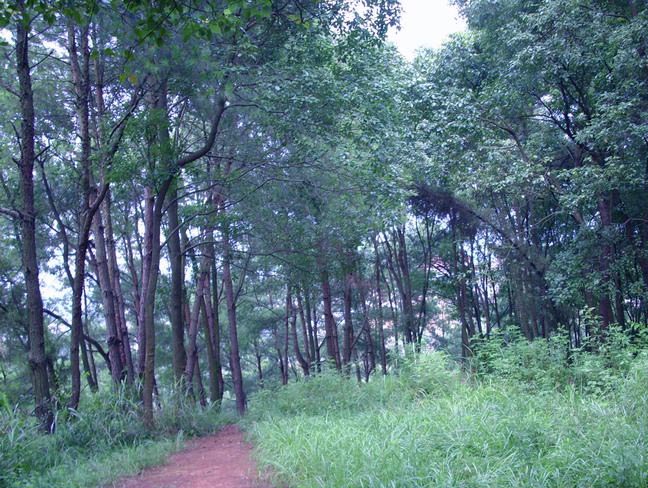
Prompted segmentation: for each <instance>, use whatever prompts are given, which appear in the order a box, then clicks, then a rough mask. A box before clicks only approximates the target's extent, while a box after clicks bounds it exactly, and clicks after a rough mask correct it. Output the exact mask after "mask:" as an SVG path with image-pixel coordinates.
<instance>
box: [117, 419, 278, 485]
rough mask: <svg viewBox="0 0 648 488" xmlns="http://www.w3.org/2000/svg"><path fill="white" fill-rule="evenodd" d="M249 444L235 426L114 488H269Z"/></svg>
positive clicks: (229, 426)
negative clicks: (259, 473)
mask: <svg viewBox="0 0 648 488" xmlns="http://www.w3.org/2000/svg"><path fill="white" fill-rule="evenodd" d="M251 454H252V445H251V444H249V443H247V442H245V440H244V439H243V433H242V432H241V430H240V429H239V428H238V427H237V426H235V425H228V426H227V427H225V428H224V429H222V430H221V431H220V432H218V433H217V434H214V435H211V436H208V437H202V438H199V439H196V440H193V441H190V442H188V443H187V447H186V448H185V449H183V450H182V451H180V452H178V453H176V454H173V455H171V456H170V457H169V459H168V461H167V463H166V464H165V465H163V466H158V467H155V468H149V469H145V470H144V471H142V472H141V473H140V474H138V475H137V476H132V477H129V478H126V479H122V480H121V481H118V482H116V483H115V484H114V485H113V486H115V487H118V488H185V487H186V488H270V487H271V485H270V484H269V483H268V482H266V481H264V480H262V479H261V478H259V475H258V469H257V467H256V464H255V463H254V461H253V460H252V456H251Z"/></svg>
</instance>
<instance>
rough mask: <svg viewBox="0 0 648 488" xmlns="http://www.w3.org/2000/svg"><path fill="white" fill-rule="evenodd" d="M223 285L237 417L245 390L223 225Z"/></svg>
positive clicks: (242, 410) (229, 256)
mask: <svg viewBox="0 0 648 488" xmlns="http://www.w3.org/2000/svg"><path fill="white" fill-rule="evenodd" d="M222 234H223V283H224V285H225V302H226V303H227V318H228V320H229V339H230V367H231V369H232V383H233V384H234V395H235V397H236V411H237V412H238V414H239V415H243V414H244V413H245V409H246V406H247V402H246V397H245V390H244V389H243V372H242V371H241V355H240V353H239V341H238V328H237V323H236V297H235V294H234V283H233V282H232V270H231V261H232V244H231V242H230V235H229V224H228V223H225V224H224V225H223V233H222Z"/></svg>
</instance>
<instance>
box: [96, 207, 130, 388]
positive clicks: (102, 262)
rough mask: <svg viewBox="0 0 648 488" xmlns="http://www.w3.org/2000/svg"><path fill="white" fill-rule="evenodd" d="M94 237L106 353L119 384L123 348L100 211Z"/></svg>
mask: <svg viewBox="0 0 648 488" xmlns="http://www.w3.org/2000/svg"><path fill="white" fill-rule="evenodd" d="M93 227H94V237H95V248H96V253H95V255H96V264H97V276H98V277H99V288H101V295H102V299H103V309H104V319H105V322H106V334H107V342H108V355H109V357H110V364H111V366H112V369H111V375H112V378H113V382H114V383H115V384H119V383H120V382H121V381H122V380H123V379H124V373H125V371H124V367H123V361H122V360H123V357H122V353H123V348H122V344H121V337H120V336H121V333H120V332H121V331H120V330H119V328H118V327H117V323H116V319H117V312H116V310H115V296H114V294H113V287H112V280H111V279H110V271H109V268H108V258H107V256H106V242H105V239H104V226H103V219H102V217H101V212H97V214H96V215H95V218H94V225H93Z"/></svg>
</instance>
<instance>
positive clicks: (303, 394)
mask: <svg viewBox="0 0 648 488" xmlns="http://www.w3.org/2000/svg"><path fill="white" fill-rule="evenodd" d="M512 345H513V346H514V347H512V348H511V349H508V350H507V349H506V348H505V347H502V346H501V345H500V346H498V349H497V350H495V349H491V350H490V351H489V354H490V358H486V357H485V356H482V357H481V358H480V357H479V354H478V357H477V363H476V364H474V365H473V371H477V372H478V373H477V374H472V375H470V376H467V375H464V374H462V373H461V372H460V371H458V370H457V369H453V367H452V362H450V361H448V360H447V358H445V357H444V356H443V355H440V354H436V353H435V354H429V355H423V356H420V357H416V356H414V357H412V358H409V359H406V360H405V361H404V366H403V367H402V368H401V370H400V371H399V372H398V374H397V375H391V376H389V377H387V378H380V377H375V378H373V380H372V381H371V382H369V383H368V384H363V385H358V384H357V383H355V382H354V381H351V380H348V379H346V378H343V377H339V376H337V375H335V374H328V375H324V376H323V377H319V378H314V379H312V380H310V381H306V382H302V383H298V384H293V385H291V386H289V387H288V388H282V389H277V390H274V391H272V392H264V393H261V394H259V395H257V396H256V397H254V398H253V400H252V408H251V411H250V413H251V415H250V418H249V419H248V421H247V422H248V424H247V428H248V430H249V431H250V432H251V434H252V436H253V438H254V441H255V443H256V444H257V446H258V450H257V456H258V458H259V460H260V463H261V464H262V466H263V467H267V468H270V472H271V473H272V474H273V476H274V477H275V480H276V481H277V483H280V484H282V485H283V484H285V485H288V486H291V487H292V488H300V487H304V488H312V487H317V486H320V487H327V488H337V487H340V488H342V487H349V488H351V487H354V488H359V487H564V488H574V487H583V488H586V487H587V488H595V487H627V488H633V487H637V488H639V487H646V486H648V435H647V434H648V416H646V412H647V411H648V388H647V387H648V357H647V356H646V355H645V354H638V355H637V354H636V353H637V352H636V351H635V353H633V355H631V356H627V357H626V356H624V357H626V359H628V358H630V357H632V359H631V360H630V359H629V360H628V361H627V362H626V363H625V364H623V365H621V366H620V365H618V364H615V365H614V367H611V366H610V367H606V366H605V364H603V363H604V362H605V360H606V358H605V357H604V356H605V355H602V354H598V355H594V354H590V353H585V352H583V353H580V354H579V355H578V357H574V356H573V355H572V357H571V358H569V359H568V360H567V358H565V357H561V356H560V354H559V353H558V351H556V350H555V344H551V343H549V344H547V343H542V342H541V341H539V342H538V343H537V344H527V345H526V346H525V345H524V344H523V343H521V342H520V343H518V342H516V341H514V344H512ZM525 347H528V348H529V349H524V348H525ZM543 348H544V350H543V351H539V350H540V349H543ZM535 349H538V351H536V350H535ZM534 352H535V353H539V352H541V354H538V355H536V356H535V357H536V359H537V361H535V362H534V360H533V359H532V358H533V357H534V355H533V354H532V353H534ZM635 356H636V357H635ZM479 361H481V363H479ZM520 361H522V362H523V363H525V365H526V368H527V369H531V370H533V371H525V372H521V371H517V372H513V371H511V370H510V369H507V368H506V367H505V366H504V363H506V362H508V363H511V365H512V364H513V363H515V364H519V362H520ZM549 365H550V366H551V367H549ZM487 371H488V372H487Z"/></svg>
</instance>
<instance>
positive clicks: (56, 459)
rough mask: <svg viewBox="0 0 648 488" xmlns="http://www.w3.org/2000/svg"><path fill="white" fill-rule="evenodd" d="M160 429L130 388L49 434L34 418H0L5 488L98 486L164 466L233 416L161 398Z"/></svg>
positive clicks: (85, 408) (63, 418)
mask: <svg viewBox="0 0 648 488" xmlns="http://www.w3.org/2000/svg"><path fill="white" fill-rule="evenodd" d="M160 402H161V409H160V411H159V412H158V416H157V419H156V426H157V428H156V429H155V430H150V429H147V428H146V426H145V425H144V424H143V422H142V420H141V413H140V406H139V403H138V402H137V401H135V400H133V399H132V398H130V396H129V395H128V394H126V392H125V391H124V390H122V391H120V392H117V393H112V392H104V393H99V394H95V395H85V396H84V397H83V399H82V404H81V407H80V409H79V410H78V411H67V412H61V413H59V415H58V419H57V428H56V432H55V433H54V434H51V435H44V434H42V433H40V432H39V431H38V428H37V425H36V423H35V421H34V419H33V418H32V417H31V416H27V415H25V413H24V412H19V411H17V410H10V409H5V410H4V411H2V412H0V488H4V487H21V488H27V487H34V488H36V487H65V488H67V487H77V486H78V487H91V486H98V485H100V484H105V483H109V482H111V481H112V480H114V479H116V478H118V477H119V476H122V475H126V474H130V473H134V472H137V471H138V470H139V469H141V468H143V467H145V466H149V465H152V464H158V463H160V462H162V461H163V460H164V458H165V457H166V456H167V455H168V454H169V453H170V452H172V451H174V450H177V449H179V448H180V447H181V446H182V442H183V439H184V438H185V437H187V436H195V435H201V434H206V433H209V432H213V431H215V430H217V429H218V428H219V427H220V426H222V425H223V424H224V423H226V422H231V421H232V416H231V415H228V414H222V413H220V412H219V411H218V410H217V409H215V408H206V409H203V408H200V407H199V406H196V405H195V404H194V403H193V402H189V401H188V400H186V398H185V397H183V396H180V395H173V394H168V395H165V396H163V397H162V398H160Z"/></svg>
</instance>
